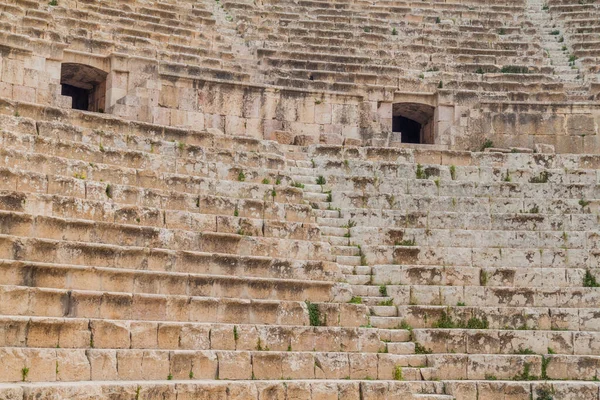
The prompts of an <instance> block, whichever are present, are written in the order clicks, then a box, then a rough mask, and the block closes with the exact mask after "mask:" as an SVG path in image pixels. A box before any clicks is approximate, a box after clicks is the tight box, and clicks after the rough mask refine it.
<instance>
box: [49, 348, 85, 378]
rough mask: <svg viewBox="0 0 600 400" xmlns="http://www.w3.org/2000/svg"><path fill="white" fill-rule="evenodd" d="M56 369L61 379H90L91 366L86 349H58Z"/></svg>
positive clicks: (57, 375)
mask: <svg viewBox="0 0 600 400" xmlns="http://www.w3.org/2000/svg"><path fill="white" fill-rule="evenodd" d="M55 371H56V379H57V380H59V381H87V380H89V379H90V377H91V367H90V361H89V360H88V358H87V356H86V352H85V350H79V349H56V365H55Z"/></svg>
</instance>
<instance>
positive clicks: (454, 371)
mask: <svg viewBox="0 0 600 400" xmlns="http://www.w3.org/2000/svg"><path fill="white" fill-rule="evenodd" d="M599 361H600V357H598V356H570V355H546V356H540V355H503V354H491V355H488V354H477V355H475V354H469V355H463V354H430V355H428V356H427V363H428V366H429V367H432V368H435V369H436V372H437V374H439V375H438V376H444V377H448V379H451V380H454V379H468V380H482V379H487V378H488V377H490V376H493V377H495V379H499V380H511V379H514V380H534V381H536V380H548V379H550V380H590V379H591V378H590V376H592V378H593V376H595V373H596V372H595V368H597V365H598V363H599ZM542 362H544V364H545V366H544V369H543V370H542ZM573 365H582V366H583V365H585V367H580V368H578V369H574V368H572V366H573ZM543 372H545V373H546V376H543Z"/></svg>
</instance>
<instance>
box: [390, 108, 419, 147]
mask: <svg viewBox="0 0 600 400" xmlns="http://www.w3.org/2000/svg"><path fill="white" fill-rule="evenodd" d="M392 130H393V131H394V132H400V133H401V138H402V143H417V144H419V143H421V124H420V123H418V122H417V121H413V120H412V119H409V118H406V117H402V116H400V115H399V116H396V117H393V119H392Z"/></svg>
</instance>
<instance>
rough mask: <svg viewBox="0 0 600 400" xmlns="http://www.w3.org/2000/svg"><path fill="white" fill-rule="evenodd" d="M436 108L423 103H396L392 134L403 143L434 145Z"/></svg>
mask: <svg viewBox="0 0 600 400" xmlns="http://www.w3.org/2000/svg"><path fill="white" fill-rule="evenodd" d="M434 114H435V107H433V106H431V105H428V104H422V103H394V104H393V105H392V132H393V135H394V139H395V140H394V141H398V142H401V143H417V144H419V143H420V144H433V143H434Z"/></svg>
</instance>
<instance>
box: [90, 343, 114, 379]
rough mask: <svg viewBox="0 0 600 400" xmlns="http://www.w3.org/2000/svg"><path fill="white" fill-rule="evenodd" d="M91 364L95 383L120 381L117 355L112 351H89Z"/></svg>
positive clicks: (92, 377)
mask: <svg viewBox="0 0 600 400" xmlns="http://www.w3.org/2000/svg"><path fill="white" fill-rule="evenodd" d="M86 356H87V357H88V360H89V362H90V369H91V379H92V380H94V381H110V380H117V379H119V373H118V371H117V354H116V352H115V351H112V350H94V349H91V350H87V351H86Z"/></svg>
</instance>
